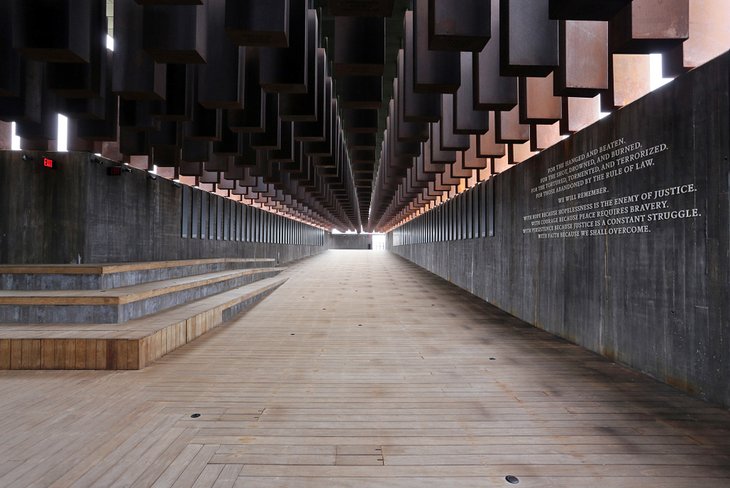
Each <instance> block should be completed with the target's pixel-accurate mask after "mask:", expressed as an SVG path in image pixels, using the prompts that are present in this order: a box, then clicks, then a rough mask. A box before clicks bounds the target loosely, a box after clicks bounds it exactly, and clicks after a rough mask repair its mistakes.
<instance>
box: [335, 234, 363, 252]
mask: <svg viewBox="0 0 730 488" xmlns="http://www.w3.org/2000/svg"><path fill="white" fill-rule="evenodd" d="M329 248H330V249H372V248H373V236H371V235H368V234H332V235H331V236H330V241H329Z"/></svg>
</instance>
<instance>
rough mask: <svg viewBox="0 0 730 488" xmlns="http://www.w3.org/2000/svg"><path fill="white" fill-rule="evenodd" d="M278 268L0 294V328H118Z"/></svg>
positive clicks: (262, 276) (276, 271) (273, 273)
mask: <svg viewBox="0 0 730 488" xmlns="http://www.w3.org/2000/svg"><path fill="white" fill-rule="evenodd" d="M282 270H283V268H252V269H242V270H232V271H220V272H216V273H207V274H201V275H195V276H186V277H183V278H176V279H172V280H163V281H153V282H148V283H142V284H139V285H134V286H127V287H121V288H113V289H109V290H36V291H20V290H0V323H107V324H108V323H117V324H118V323H122V322H126V321H128V320H132V319H136V318H139V317H143V316H145V315H149V314H152V313H155V312H159V311H161V310H165V309H167V308H170V307H174V306H177V305H180V304H183V303H187V302H190V301H193V300H198V299H201V298H205V297H207V296H211V295H214V294H216V293H222V292H224V291H227V290H230V289H232V288H237V287H240V286H243V285H246V284H249V283H252V282H254V281H257V280H261V279H265V278H271V277H273V276H276V275H277V274H279V273H280V272H281V271H282Z"/></svg>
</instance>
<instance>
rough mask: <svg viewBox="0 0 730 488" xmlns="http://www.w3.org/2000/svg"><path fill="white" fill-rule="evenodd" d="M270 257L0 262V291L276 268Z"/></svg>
mask: <svg viewBox="0 0 730 488" xmlns="http://www.w3.org/2000/svg"><path fill="white" fill-rule="evenodd" d="M275 266H276V260H275V259H271V258H245V259H244V258H242V259H233V258H218V259H185V260H174V261H147V262H134V263H108V264H31V265H16V264H6V265H0V290H106V289H110V288H119V287H123V286H132V285H139V284H142V283H148V282H151V281H160V280H169V279H174V278H182V277H185V276H192V275H196V274H204V273H214V272H216V271H227V270H235V269H247V268H267V267H275Z"/></svg>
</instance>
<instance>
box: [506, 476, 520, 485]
mask: <svg viewBox="0 0 730 488" xmlns="http://www.w3.org/2000/svg"><path fill="white" fill-rule="evenodd" d="M504 479H506V480H507V483H510V484H512V485H516V484H517V483H519V482H520V479H519V478H518V477H517V476H513V475H511V474H508V475H507V476H505V477H504Z"/></svg>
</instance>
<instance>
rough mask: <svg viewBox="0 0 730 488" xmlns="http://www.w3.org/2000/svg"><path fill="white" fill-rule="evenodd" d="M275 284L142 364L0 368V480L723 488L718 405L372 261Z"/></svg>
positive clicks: (346, 255)
mask: <svg viewBox="0 0 730 488" xmlns="http://www.w3.org/2000/svg"><path fill="white" fill-rule="evenodd" d="M286 275H288V276H289V277H290V279H289V281H288V282H287V283H286V284H285V285H284V286H282V287H281V288H280V289H279V290H277V291H276V292H275V293H274V294H273V295H271V296H270V297H269V298H267V299H265V300H264V301H263V302H261V303H260V304H259V305H257V306H256V307H255V308H254V309H253V310H251V311H250V312H248V313H247V314H245V315H243V316H242V317H240V318H239V319H237V320H235V321H234V322H231V323H230V324H228V325H225V326H222V327H220V328H219V329H216V330H215V331H213V332H211V333H209V334H207V335H206V336H204V337H202V338H201V339H199V340H197V341H195V342H194V343H192V344H189V345H187V346H185V347H183V348H181V349H178V350H177V351H175V352H174V353H172V354H170V355H168V356H166V357H164V358H162V360H160V361H158V362H157V363H155V364H153V365H152V366H150V367H148V368H146V369H144V370H142V371H137V372H102V371H98V372H95V371H2V372H0V487H14V486H18V487H26V486H37V487H47V486H51V487H71V486H73V487H83V486H98V487H116V486H140V487H142V486H145V487H146V486H155V487H163V486H176V487H193V486H194V487H196V488H197V487H209V486H215V487H220V488H222V487H232V486H235V487H240V488H249V487H251V488H264V487H266V488H268V487H287V488H290V487H339V486H347V487H350V486H353V487H354V486H358V487H359V486H365V487H406V486H408V487H410V486H413V487H418V488H430V487H433V488H436V487H438V488H445V487H446V488H448V487H475V488H476V487H500V486H512V485H511V484H510V483H509V482H508V480H507V479H506V478H507V477H508V476H514V477H516V479H512V478H510V480H511V481H512V483H515V482H517V481H518V482H519V486H521V487H561V488H570V487H576V488H577V487H580V488H585V487H595V488H599V487H600V488H611V487H642V488H648V487H662V488H671V487H698V486H712V487H721V486H730V415H729V414H728V412H726V411H724V410H723V409H721V408H717V407H713V406H711V405H709V404H706V403H703V402H701V401H698V400H695V399H692V398H690V397H688V396H686V395H683V394H681V393H679V392H677V391H675V390H673V389H671V388H670V387H667V386H664V385H662V384H659V383H657V382H654V381H652V380H650V379H647V378H645V377H643V376H642V375H640V374H637V373H634V372H631V371H629V370H627V369H625V368H623V367H621V366H618V365H616V364H613V363H611V362H609V361H606V360H604V359H602V358H600V357H598V356H596V355H595V354H593V353H590V352H588V351H586V350H584V349H582V348H580V347H577V346H574V345H571V344H569V343H567V342H565V341H562V340H559V339H556V338H554V337H552V336H550V335H548V334H546V333H543V332H542V331H540V330H537V329H535V328H532V327H529V326H527V325H525V324H523V323H521V322H520V321H518V320H516V319H514V318H512V317H510V316H509V315H507V314H505V313H503V312H500V311H499V310H496V309H494V308H492V307H490V306H488V305H486V304H484V303H483V302H481V301H479V300H478V299H476V298H474V297H472V296H470V295H469V294H467V293H465V292H463V291H461V290H459V289H457V288H456V287H454V286H452V285H451V284H449V283H446V282H444V281H442V280H440V279H439V278H437V277H435V276H433V275H431V274H429V273H427V272H425V271H422V270H420V269H419V268H417V267H415V266H413V265H411V264H409V263H407V262H406V261H404V260H401V259H400V258H398V257H395V256H393V255H391V254H388V253H386V252H375V251H329V252H327V253H326V254H324V255H321V256H318V257H315V258H312V259H309V260H306V261H303V262H300V263H298V264H296V265H294V266H292V267H291V268H290V269H289V270H288V271H287V272H286ZM586 320H590V318H589V317H586Z"/></svg>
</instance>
